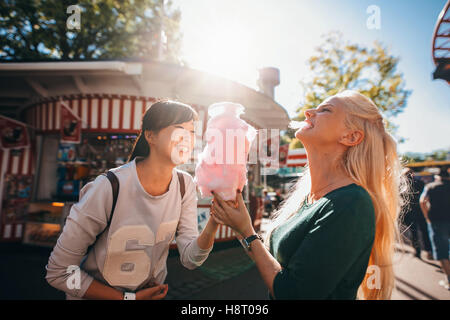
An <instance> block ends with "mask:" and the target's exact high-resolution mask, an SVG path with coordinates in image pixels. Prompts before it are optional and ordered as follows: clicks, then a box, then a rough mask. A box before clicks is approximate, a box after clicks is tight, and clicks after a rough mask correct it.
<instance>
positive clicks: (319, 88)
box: [296, 33, 411, 142]
mask: <svg viewBox="0 0 450 320" xmlns="http://www.w3.org/2000/svg"><path fill="white" fill-rule="evenodd" d="M316 50H317V53H316V54H315V55H314V56H312V57H311V58H310V59H309V60H308V65H309V73H308V79H306V80H303V81H302V82H301V84H302V87H303V89H304V94H303V96H304V98H303V101H301V107H300V108H298V109H297V112H299V114H298V116H297V118H296V119H297V120H304V119H305V115H304V112H305V110H307V109H310V108H316V107H317V106H318V105H319V104H320V103H321V102H322V101H323V100H325V99H326V98H328V97H329V96H332V95H334V94H336V93H338V92H339V91H342V90H346V89H352V90H357V91H359V92H360V93H362V94H364V95H366V96H367V97H369V98H370V99H372V101H373V102H374V103H375V104H376V105H377V106H378V108H380V109H381V112H382V114H383V115H384V117H385V119H386V120H387V121H386V125H387V130H389V131H390V132H391V133H392V134H393V135H394V136H395V133H396V130H397V126H396V125H395V124H393V123H392V122H391V121H390V119H392V117H395V116H396V115H398V114H399V113H400V112H402V111H403V110H404V108H405V107H406V102H407V99H408V96H409V95H410V93H411V91H409V90H406V89H405V80H404V78H403V75H402V73H400V72H398V71H397V65H398V62H399V58H398V57H394V56H392V55H391V54H390V53H389V52H388V50H387V49H386V48H385V47H384V46H383V45H382V44H381V43H379V42H375V43H374V46H373V47H364V46H361V45H358V44H355V43H346V42H344V41H343V40H342V35H341V34H339V33H330V34H328V35H326V37H325V41H324V43H323V44H322V45H321V46H319V47H318V48H317V49H316ZM397 138H398V140H399V142H402V141H403V139H402V138H399V137H397Z"/></svg>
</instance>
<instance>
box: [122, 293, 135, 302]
mask: <svg viewBox="0 0 450 320" xmlns="http://www.w3.org/2000/svg"><path fill="white" fill-rule="evenodd" d="M123 300H136V293H133V292H124V293H123Z"/></svg>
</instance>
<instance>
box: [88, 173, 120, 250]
mask: <svg viewBox="0 0 450 320" xmlns="http://www.w3.org/2000/svg"><path fill="white" fill-rule="evenodd" d="M101 175H102V176H105V177H107V178H108V180H109V182H111V187H112V192H113V203H112V207H111V214H110V215H109V219H108V221H107V222H106V227H105V228H104V229H103V230H102V232H100V233H99V234H98V235H97V238H96V240H95V242H94V243H92V244H91V245H90V246H89V247H88V248H87V251H86V252H87V253H88V252H89V251H90V250H91V249H92V247H93V246H94V245H95V243H96V242H97V241H98V239H100V237H101V235H102V234H103V233H104V232H105V230H106V229H108V227H109V226H110V224H111V221H112V218H113V214H114V209H115V208H116V203H117V197H118V196H119V179H118V178H117V176H116V175H115V174H114V173H113V172H112V171H107V172H106V173H102V174H101Z"/></svg>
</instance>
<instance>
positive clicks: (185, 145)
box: [146, 120, 195, 165]
mask: <svg viewBox="0 0 450 320" xmlns="http://www.w3.org/2000/svg"><path fill="white" fill-rule="evenodd" d="M146 135H147V137H148V138H147V141H149V143H150V153H152V152H158V153H159V154H160V156H162V157H163V158H166V159H167V160H168V161H171V162H172V163H173V164H175V165H179V164H182V163H185V162H187V161H188V160H189V158H190V156H191V154H192V150H193V149H194V145H195V129H194V121H193V120H191V121H187V122H183V123H180V124H174V125H170V126H168V127H166V128H163V129H161V130H160V131H159V132H158V133H157V134H154V133H153V134H152V135H151V136H150V133H147V132H146Z"/></svg>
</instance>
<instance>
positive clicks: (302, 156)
mask: <svg viewBox="0 0 450 320" xmlns="http://www.w3.org/2000/svg"><path fill="white" fill-rule="evenodd" d="M307 162H308V158H307V156H306V150H305V149H304V148H299V149H290V150H289V151H288V156H287V161H286V166H288V167H303V166H305V164H306V163H307Z"/></svg>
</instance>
